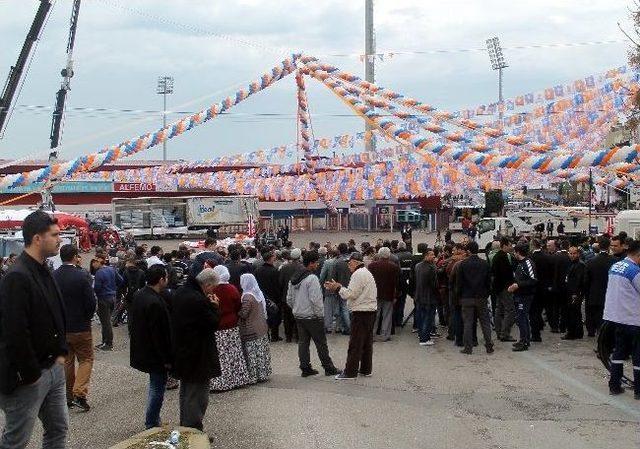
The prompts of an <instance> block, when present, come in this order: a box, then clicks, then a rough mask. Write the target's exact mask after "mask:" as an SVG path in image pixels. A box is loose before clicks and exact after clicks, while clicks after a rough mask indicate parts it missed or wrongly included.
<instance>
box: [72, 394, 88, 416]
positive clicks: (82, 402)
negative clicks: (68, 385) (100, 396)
mask: <svg viewBox="0 0 640 449" xmlns="http://www.w3.org/2000/svg"><path fill="white" fill-rule="evenodd" d="M73 405H74V406H76V407H80V408H81V409H82V411H83V412H88V411H89V410H91V407H89V404H88V403H87V400H86V399H85V398H81V397H75V398H73Z"/></svg>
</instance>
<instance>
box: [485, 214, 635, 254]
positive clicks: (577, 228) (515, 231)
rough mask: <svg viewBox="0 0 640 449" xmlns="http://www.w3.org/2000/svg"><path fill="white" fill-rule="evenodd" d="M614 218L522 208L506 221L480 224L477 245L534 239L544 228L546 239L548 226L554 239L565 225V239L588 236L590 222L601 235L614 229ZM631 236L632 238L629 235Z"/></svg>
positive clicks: (493, 219) (489, 219)
mask: <svg viewBox="0 0 640 449" xmlns="http://www.w3.org/2000/svg"><path fill="white" fill-rule="evenodd" d="M614 217H615V216H614V215H613V214H612V213H604V214H602V213H596V212H594V211H591V220H589V208H587V207H549V208H544V207H521V208H519V209H516V210H508V211H507V216H506V217H485V218H483V219H481V220H480V221H479V222H478V236H477V242H478V245H479V246H480V248H481V249H482V248H485V246H486V245H487V244H489V243H490V242H491V241H492V240H493V239H494V238H496V237H499V236H507V237H514V236H519V235H532V234H533V233H534V232H535V230H536V226H539V229H540V228H542V229H543V230H542V234H543V235H545V236H546V235H547V223H548V222H549V221H550V222H551V223H553V232H552V235H553V236H554V237H555V236H558V225H560V223H562V224H563V225H564V232H563V234H564V235H577V234H584V235H587V234H588V230H589V222H591V233H592V234H602V233H605V232H610V231H611V229H612V228H613V222H614ZM629 235H632V234H629Z"/></svg>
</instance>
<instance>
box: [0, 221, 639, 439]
mask: <svg viewBox="0 0 640 449" xmlns="http://www.w3.org/2000/svg"><path fill="white" fill-rule="evenodd" d="M397 236H398V235H397V234H379V233H371V234H365V233H360V234H355V233H351V234H346V233H343V234H335V233H334V234H327V233H316V234H294V235H293V237H294V241H295V243H296V245H297V246H306V245H307V244H308V242H309V241H318V242H321V243H323V242H325V241H327V240H331V241H332V242H339V241H343V240H347V239H349V238H354V239H355V240H356V242H357V243H360V242H361V241H364V240H368V241H371V242H375V240H377V238H397ZM433 239H434V236H433V235H432V234H431V235H427V234H422V233H414V244H416V243H419V242H420V241H426V242H429V243H433ZM177 243H178V242H177V241H160V244H161V245H162V246H163V247H164V248H165V249H169V250H170V249H173V248H175V247H177ZM515 332H516V335H517V331H515ZM99 335H100V332H99V327H98V326H97V325H95V326H94V338H95V339H98V338H99ZM115 335H116V337H115V348H114V351H113V352H98V353H97V354H96V361H95V365H94V371H93V377H92V382H91V391H90V396H89V402H90V404H91V406H92V410H91V411H90V412H88V413H80V412H77V411H75V410H72V412H71V423H70V424H71V425H70V434H69V445H68V447H69V448H72V449H85V448H91V449H101V448H108V447H109V446H111V445H112V444H115V443H116V442H119V441H121V440H123V439H126V438H128V437H129V436H131V435H134V434H136V433H138V432H140V431H142V430H143V429H144V426H143V423H144V406H145V401H146V394H147V393H146V385H147V378H146V377H145V375H144V374H142V373H139V372H136V371H134V370H132V369H131V368H130V367H129V354H128V339H127V334H126V328H124V327H119V328H117V329H116V333H115ZM543 339H544V342H543V343H535V344H534V346H533V347H532V348H531V350H530V351H528V352H525V353H513V352H512V351H511V345H510V344H509V343H498V344H497V345H496V352H495V353H494V354H493V355H490V356H489V355H487V354H485V353H484V351H483V350H482V348H479V350H478V349H477V350H476V351H475V353H474V354H473V355H472V356H465V355H463V354H460V353H459V352H458V348H455V347H454V346H453V345H452V344H451V342H449V341H447V340H445V339H439V340H438V342H437V344H436V345H435V346H434V347H421V346H418V344H417V339H416V337H415V334H411V333H410V332H409V330H408V329H406V330H402V331H401V332H400V333H399V335H396V336H395V337H394V339H393V341H391V342H386V343H375V346H374V375H373V377H371V378H358V379H357V380H353V381H341V382H338V381H335V380H333V378H327V377H324V376H316V377H313V378H306V379H303V378H301V377H300V375H299V370H298V360H297V346H296V345H295V344H286V343H282V342H281V343H276V344H273V345H272V346H271V351H272V362H273V371H274V374H273V377H272V378H271V380H270V381H269V382H267V383H265V384H261V385H259V386H251V387H247V388H243V389H240V390H235V391H232V392H228V393H224V394H218V395H212V396H211V397H210V398H211V402H210V406H209V410H208V412H207V416H206V421H205V430H207V431H208V432H209V434H210V435H212V436H213V437H214V443H213V447H215V448H221V449H222V448H224V449H249V448H264V449H280V448H282V449H289V448H293V447H310V448H321V449H324V448H327V449H336V448H338V449H342V448H345V449H352V448H372V449H377V448H380V449H388V448H395V449H404V448H407V449H414V448H428V447H433V448H439V449H440V448H443V449H449V448H451V449H454V448H455V449H458V448H465V449H476V448H478V449H480V448H490V449H498V448H500V449H511V448H513V449H522V448H526V449H528V448H531V449H533V448H536V449H537V448H540V447H546V448H551V449H556V448H558V449H574V448H575V449H588V448H594V449H596V448H597V449H601V448H604V447H611V448H616V447H620V448H623V447H624V448H631V447H638V443H639V441H640V432H639V426H638V424H639V421H640V407H639V406H640V403H639V402H638V401H635V400H634V399H633V394H632V393H631V392H627V394H625V395H623V396H622V397H611V396H609V395H608V388H607V378H608V377H607V374H608V373H607V372H606V371H605V369H604V368H603V367H602V365H601V364H600V362H599V361H598V360H597V359H596V357H595V354H594V352H593V347H594V340H593V339H585V340H582V341H562V340H560V338H559V335H558V334H548V333H545V334H543ZM328 340H329V348H330V352H331V356H332V357H333V360H334V363H335V364H336V365H337V366H338V367H340V366H343V365H344V362H345V358H346V350H347V337H344V336H341V335H339V336H338V335H332V336H329V338H328ZM312 360H313V361H314V364H315V366H316V367H317V368H320V366H319V365H320V364H319V361H318V360H317V356H316V354H315V351H314V349H313V348H312ZM177 417H178V394H177V391H170V392H167V394H166V398H165V405H164V408H163V412H162V419H163V422H166V423H167V424H168V425H170V426H173V425H177ZM2 423H3V416H2V414H1V413H0V425H1V424H2ZM41 434H42V428H41V426H40V424H39V423H38V424H37V426H36V429H35V431H34V436H33V439H32V443H31V445H30V446H29V447H30V448H37V447H40V441H41Z"/></svg>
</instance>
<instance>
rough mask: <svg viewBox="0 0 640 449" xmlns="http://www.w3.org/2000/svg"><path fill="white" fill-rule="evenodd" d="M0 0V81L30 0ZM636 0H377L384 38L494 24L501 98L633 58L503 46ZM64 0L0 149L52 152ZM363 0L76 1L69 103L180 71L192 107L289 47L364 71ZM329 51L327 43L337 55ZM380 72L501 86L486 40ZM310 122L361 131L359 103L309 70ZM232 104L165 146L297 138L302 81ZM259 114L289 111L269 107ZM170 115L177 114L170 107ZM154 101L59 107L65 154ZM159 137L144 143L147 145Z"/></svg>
mask: <svg viewBox="0 0 640 449" xmlns="http://www.w3.org/2000/svg"><path fill="white" fill-rule="evenodd" d="M38 3H39V2H38V1H35V0H0V42H1V43H2V44H1V45H0V83H1V84H2V85H4V80H5V79H6V76H7V74H8V71H9V67H10V66H11V65H13V64H14V63H15V61H16V59H17V56H18V53H19V51H20V48H21V46H22V44H23V42H24V39H25V36H26V33H27V30H28V28H29V26H30V24H31V22H32V20H33V16H34V14H35V11H36V9H37V6H38ZM631 5H632V2H631V0H629V1H625V0H589V1H587V2H578V1H575V0H571V1H567V0H564V1H563V0H537V1H535V2H533V1H522V0H517V1H515V0H482V1H480V0H466V1H465V0H448V1H438V2H436V1H424V0H378V1H377V2H376V11H375V24H376V38H377V50H378V51H379V52H383V51H384V52H399V51H409V52H410V51H428V50H458V49H473V48H482V47H484V42H485V40H486V39H487V38H488V37H492V36H499V37H500V39H501V41H502V45H503V47H505V57H506V59H507V62H508V64H509V67H508V68H507V69H506V72H505V88H504V89H505V95H506V96H507V97H510V96H513V95H516V94H519V93H524V92H527V91H536V90H539V89H542V88H545V87H548V86H552V85H554V84H558V83H561V82H564V81H570V80H573V79H576V78H580V77H582V76H585V75H589V74H594V73H600V72H602V71H604V70H606V69H608V68H611V67H617V66H620V65H623V64H625V63H626V52H627V44H626V43H624V42H620V43H613V44H604V45H591V46H581V47H570V48H542V49H509V48H510V47H514V46H520V45H528V44H556V43H577V42H592V41H604V40H619V41H622V40H623V35H622V34H621V32H620V31H619V30H618V27H617V25H616V23H617V22H621V23H622V25H623V26H625V27H626V28H627V29H629V27H630V25H629V10H628V8H629V6H631ZM71 6H72V1H71V0H58V1H57V2H56V4H55V6H54V8H53V9H52V13H51V16H50V20H49V22H48V24H47V26H46V28H45V30H44V32H43V34H42V39H41V41H40V44H39V46H38V48H37V50H36V53H35V57H34V59H33V62H32V64H31V68H30V70H29V72H28V74H27V77H26V81H25V83H24V88H23V89H22V92H21V95H20V97H19V98H18V101H17V104H18V105H19V106H18V107H17V108H16V110H15V112H14V114H13V116H12V118H11V121H10V123H9V125H8V128H7V130H6V134H5V137H4V139H3V140H0V158H16V157H24V156H27V155H33V154H37V155H38V157H40V158H46V156H47V154H48V147H49V139H48V138H49V131H50V125H51V112H52V111H51V110H40V111H34V110H33V109H29V108H25V107H24V106H20V105H29V106H47V107H51V106H53V103H54V97H55V92H56V91H57V90H58V89H59V86H60V75H59V74H60V69H61V68H62V67H63V66H64V63H65V60H66V57H65V50H66V42H67V33H68V24H69V16H70V12H71ZM363 47H364V0H360V1H356V0H350V1H345V0H340V1H338V0H335V1H334V0H295V1H294V0H235V1H233V2H231V1H224V2H223V1H211V0H208V1H205V0H172V1H169V0H126V1H125V0H84V1H83V2H82V8H81V11H80V19H79V26H78V34H77V41H76V51H75V54H74V60H75V73H76V75H75V77H74V78H73V80H72V90H71V92H70V94H69V97H68V106H69V107H71V108H74V107H75V108H81V107H86V108H113V109H134V110H153V111H157V110H161V109H162V99H161V97H160V96H158V95H156V93H155V89H156V86H155V85H156V79H157V77H158V76H159V75H164V74H167V75H172V76H173V77H174V78H175V93H174V94H173V95H171V96H170V98H169V106H168V109H169V110H172V111H196V110H200V109H202V108H204V107H206V106H208V105H210V104H211V103H213V102H217V101H219V100H221V99H223V98H224V97H225V96H226V95H228V94H231V93H234V92H235V91H236V90H237V89H238V88H239V87H240V86H242V85H244V84H245V83H247V82H250V81H252V80H254V79H256V78H257V77H258V76H259V75H260V74H262V73H263V72H264V71H265V70H269V69H270V68H271V67H273V66H274V65H276V63H277V62H279V61H281V60H282V59H283V57H285V56H286V55H287V53H288V52H293V51H304V52H306V53H308V54H311V55H323V56H322V57H321V59H324V60H327V61H328V62H330V63H332V64H334V65H337V66H339V67H341V68H343V69H344V70H347V71H350V72H353V73H356V74H359V75H361V76H363V73H364V68H363V64H362V63H361V62H360V60H359V58H358V56H347V57H343V56H335V55H336V54H342V53H350V54H354V55H357V54H360V53H362V52H363ZM332 55H334V56H332ZM376 71H377V74H376V81H377V82H378V83H379V84H381V85H383V86H386V87H389V88H391V89H393V90H396V91H399V92H402V93H403V94H406V95H409V96H412V97H414V98H417V99H420V100H422V101H425V102H428V103H431V104H434V105H435V106H437V107H439V108H442V109H445V110H458V109H461V108H464V107H466V106H474V105H477V104H482V103H488V102H491V101H495V99H496V96H497V75H496V73H495V72H493V71H491V69H490V65H489V60H488V56H487V53H486V52H481V51H474V52H451V53H438V54H423V55H397V56H395V57H393V58H392V59H388V58H387V59H385V61H384V62H378V63H377V66H376ZM308 86H309V102H310V110H311V113H312V121H313V128H314V132H315V135H316V137H329V136H333V135H336V134H342V133H352V132H358V131H360V130H361V128H362V123H361V121H360V120H359V119H357V118H352V117H335V116H332V114H344V113H348V109H347V108H346V107H345V106H343V105H342V103H340V102H339V101H338V100H337V99H336V98H335V97H334V96H333V95H332V94H331V93H329V92H328V91H327V90H326V89H325V88H323V87H322V86H319V85H318V84H317V83H315V82H313V81H308ZM232 111H233V112H235V113H237V114H235V115H232V116H229V117H223V118H220V119H216V120H214V121H212V122H209V123H207V124H205V125H202V126H200V127H198V128H196V129H194V130H192V131H190V132H188V133H186V134H184V135H183V136H180V137H178V138H176V139H174V140H173V141H170V142H169V157H170V158H172V159H180V158H182V159H187V160H188V159H196V158H198V159H202V158H209V157H215V156H220V155H224V154H235V153H240V152H245V151H251V150H255V149H258V148H270V147H273V146H277V145H281V144H286V143H289V142H295V140H296V123H295V119H294V114H295V111H296V96H295V80H294V79H293V78H292V77H288V78H286V79H284V80H282V81H280V82H279V83H278V84H276V85H275V86H273V87H271V88H269V89H267V90H266V91H264V92H262V93H260V94H258V95H255V96H254V97H252V98H250V99H249V100H246V101H245V102H243V103H242V104H241V105H239V106H237V107H236V108H234V109H233V110H232ZM257 113H278V114H284V115H283V116H280V117H276V118H265V117H261V116H255V115H254V114H257ZM179 117H180V116H179V115H177V114H176V115H171V116H170V120H172V119H173V120H175V119H177V118H179ZM161 120H162V119H161V115H160V114H157V113H155V114H126V113H109V114H98V113H95V112H90V113H89V112H87V113H83V112H78V111H73V110H71V111H70V112H69V113H68V116H67V119H66V124H65V130H64V136H63V147H64V148H63V150H62V152H61V157H63V158H70V157H73V156H77V155H79V154H84V153H89V152H94V151H97V150H99V149H101V148H103V147H104V146H106V145H112V144H117V143H120V142H121V141H123V140H126V139H128V138H131V137H134V136H137V135H139V134H142V133H144V132H147V131H153V130H156V129H157V128H158V127H159V125H160V124H161ZM161 154H162V150H161V147H157V148H154V149H152V150H149V151H146V152H145V153H144V154H142V155H141V156H140V158H148V159H156V158H160V157H161Z"/></svg>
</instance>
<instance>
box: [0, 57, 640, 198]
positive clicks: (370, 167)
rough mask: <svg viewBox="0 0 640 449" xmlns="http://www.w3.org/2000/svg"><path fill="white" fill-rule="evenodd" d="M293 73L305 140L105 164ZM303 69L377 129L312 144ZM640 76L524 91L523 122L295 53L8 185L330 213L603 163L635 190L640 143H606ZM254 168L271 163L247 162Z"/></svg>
mask: <svg viewBox="0 0 640 449" xmlns="http://www.w3.org/2000/svg"><path fill="white" fill-rule="evenodd" d="M294 72H295V77H296V86H297V99H298V114H297V120H298V129H299V135H298V142H297V143H295V144H289V145H283V146H279V147H274V148H271V149H268V150H258V151H253V152H248V153H241V154H237V155H231V156H224V157H218V158H213V159H209V160H203V161H192V162H187V163H183V164H178V165H173V166H169V167H164V166H162V167H149V168H144V169H138V170H126V171H116V172H107V171H100V169H101V167H102V166H104V165H105V164H108V163H112V162H114V161H116V160H118V159H120V158H124V157H128V156H131V155H133V154H137V153H140V152H142V151H145V150H147V149H149V148H152V147H154V146H156V145H158V144H160V143H162V142H163V141H165V140H166V139H169V138H173V137H176V136H179V135H181V134H183V133H184V132H187V131H190V130H191V129H194V128H196V127H197V126H199V125H201V124H203V123H205V122H207V121H209V120H211V119H214V118H216V117H217V116H219V115H220V114H221V113H223V112H226V111H228V110H230V109H231V108H232V107H233V106H235V105H237V104H239V103H240V102H242V101H244V100H245V99H247V98H249V97H250V96H251V95H254V94H256V93H258V92H260V91H262V90H264V89H266V88H268V87H269V86H271V85H273V84H274V83H275V82H277V81H279V80H280V79H282V78H284V77H286V76H287V75H290V74H292V73H294ZM305 76H309V77H311V78H314V79H316V80H318V81H319V82H321V83H322V84H324V85H325V86H326V87H328V88H329V89H330V90H331V91H332V92H333V93H334V94H335V95H336V96H337V97H338V98H340V100H342V101H343V102H345V103H346V104H347V105H349V107H350V108H351V109H352V110H353V111H354V112H355V113H356V114H357V115H359V116H361V117H362V118H363V119H365V120H366V121H367V122H369V123H370V124H372V125H373V126H374V127H375V129H376V131H375V132H371V133H364V132H362V133H356V134H344V135H340V136H334V137H332V138H320V139H315V138H314V137H313V136H312V132H311V116H310V114H309V110H308V99H307V96H306V88H305V83H304V77H305ZM639 80H640V78H639V77H638V74H637V73H635V72H631V71H629V70H627V68H626V67H620V68H617V69H614V70H610V71H607V72H605V73H604V74H600V75H595V76H589V77H586V78H585V79H582V80H576V81H574V82H572V83H570V84H566V85H561V86H555V87H554V88H553V89H552V90H553V92H552V93H551V91H549V92H548V91H547V89H545V90H544V91H542V92H543V97H542V98H544V102H538V95H539V94H537V93H536V94H535V95H534V94H533V93H532V94H524V95H522V96H518V97H515V101H514V107H513V109H514V110H515V109H516V108H523V109H524V108H526V107H529V109H528V110H527V111H526V112H525V111H524V110H523V113H522V114H518V115H519V116H521V118H520V120H521V121H513V122H512V121H511V120H510V119H507V118H506V119H505V120H507V121H503V122H502V123H499V124H498V125H497V126H496V124H495V123H492V124H483V123H481V122H479V121H477V120H474V119H472V116H470V114H466V113H464V112H463V113H461V112H458V113H450V112H447V111H443V110H438V109H436V108H435V107H433V106H431V105H429V104H427V103H422V102H420V101H418V100H415V99H412V98H410V97H406V96H404V95H402V94H400V93H398V92H394V91H392V90H390V89H387V88H383V87H380V86H378V85H376V84H374V83H368V82H366V81H364V80H362V79H360V78H358V77H356V76H355V75H352V74H349V73H347V72H344V71H341V70H340V69H338V68H337V67H334V66H332V65H329V64H326V63H323V62H321V61H319V60H318V59H317V58H313V57H311V56H306V55H301V54H293V55H291V56H290V57H289V58H287V59H285V60H284V61H282V62H281V63H280V64H278V65H277V66H276V67H274V68H273V69H272V70H271V71H269V72H266V73H264V74H262V75H261V76H260V77H259V78H258V79H257V80H255V81H254V82H252V83H249V85H248V86H247V87H246V88H244V89H240V90H239V91H237V92H236V93H235V94H234V95H231V96H229V97H227V98H225V99H223V100H222V101H220V102H218V103H214V104H212V105H211V106H209V107H208V108H206V109H203V110H201V111H199V112H197V113H195V114H189V115H187V116H185V117H183V118H181V119H179V120H177V121H176V122H174V123H172V124H169V125H167V126H166V127H163V128H161V129H159V130H156V131H155V132H149V133H145V134H143V135H140V136H138V137H136V138H133V139H130V140H127V141H125V142H122V143H121V144H119V145H116V146H111V147H106V148H103V149H101V150H99V151H97V152H94V153H90V154H87V155H85V156H81V157H79V158H75V159H73V160H71V161H68V162H62V163H58V164H53V165H51V166H49V167H45V168H43V169H39V170H32V171H28V172H24V173H19V174H13V175H6V176H4V177H2V178H0V188H14V187H18V186H25V185H30V184H33V183H41V182H45V181H50V180H59V179H107V178H108V177H111V178H112V179H113V180H116V179H118V180H127V182H131V180H141V182H148V181H149V180H154V181H155V182H162V183H165V184H166V185H170V186H176V187H194V186H198V187H203V186H205V187H209V188H212V189H215V190H220V191H225V192H230V193H243V194H254V195H258V196H260V197H262V198H267V199H274V200H293V199H308V200H311V199H319V200H321V201H323V202H325V204H327V206H328V207H329V208H330V209H331V208H332V204H333V201H335V200H336V199H338V198H340V199H366V198H392V197H401V196H421V195H424V194H428V193H443V192H464V191H465V190H468V189H486V188H489V187H495V186H498V187H502V188H514V187H519V186H521V185H534V184H536V183H539V184H543V183H544V184H546V183H548V182H549V181H550V180H557V179H568V180H577V179H584V176H585V170H586V168H588V167H594V168H595V170H594V171H595V177H594V182H599V183H609V184H613V185H616V186H628V185H629V184H630V183H632V182H634V181H635V180H636V177H637V174H636V173H637V172H638V171H639V170H640V160H639V159H638V155H639V151H640V146H637V145H628V146H622V147H616V148H611V149H601V148H600V146H601V143H602V140H603V138H604V136H605V135H606V133H607V132H608V129H607V127H608V125H610V123H611V122H612V121H613V120H614V119H615V118H616V117H617V116H618V115H620V114H622V113H624V112H625V111H627V110H628V107H629V105H628V101H626V98H627V97H628V96H629V95H632V94H633V93H635V92H637V90H638V84H639ZM556 87H557V89H556ZM532 96H533V97H532ZM503 105H504V104H503ZM503 105H501V107H502V106H503ZM506 107H507V110H510V109H508V106H506ZM480 109H482V108H480ZM485 109H486V108H485ZM477 110H478V108H476V111H477ZM479 115H480V114H476V116H479ZM514 117H515V116H514ZM371 139H376V140H378V139H379V140H380V143H384V144H385V145H386V146H383V147H382V148H381V149H379V150H377V151H376V152H367V151H362V152H357V153H355V154H341V155H335V154H333V155H330V154H327V153H329V152H330V151H333V152H334V153H335V150H338V151H340V150H344V151H347V152H348V151H350V150H353V149H356V148H359V146H360V145H362V144H366V143H367V142H369V141H370V140H371ZM294 160H295V162H293V161H294ZM252 164H253V165H263V164H264V166H258V167H251V168H248V167H242V165H249V166H250V165H252ZM219 166H224V169H223V170H218V171H215V172H206V173H192V172H189V170H191V169H193V168H196V167H219ZM236 166H237V167H236ZM91 172H93V173H91Z"/></svg>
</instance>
